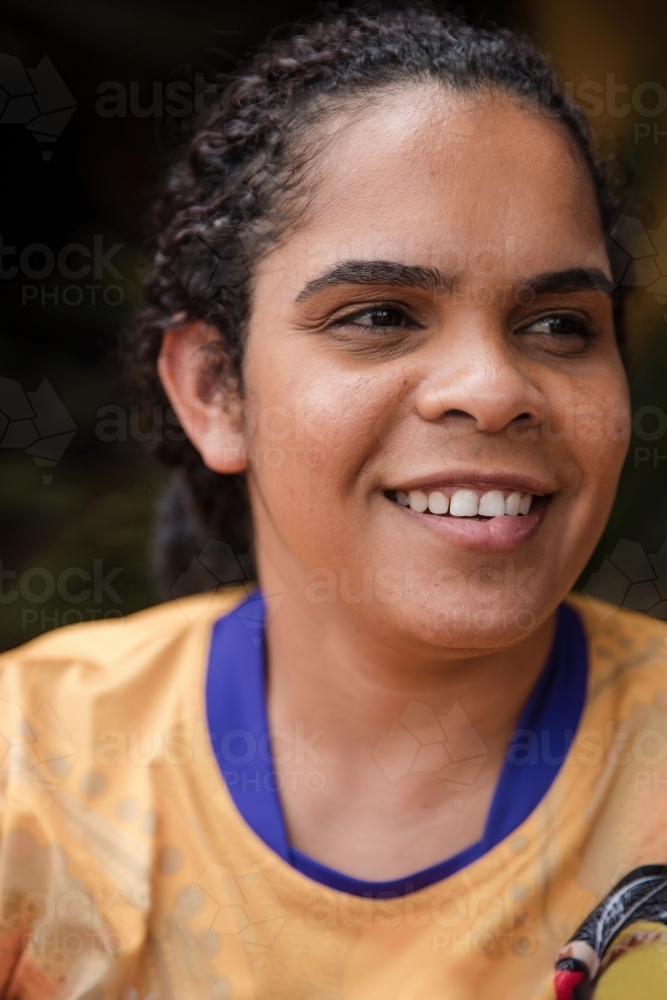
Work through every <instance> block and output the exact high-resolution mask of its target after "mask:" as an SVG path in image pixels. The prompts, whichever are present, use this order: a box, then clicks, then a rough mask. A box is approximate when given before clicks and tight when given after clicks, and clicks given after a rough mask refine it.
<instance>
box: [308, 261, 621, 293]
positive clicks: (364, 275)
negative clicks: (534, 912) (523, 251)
mask: <svg viewBox="0 0 667 1000" xmlns="http://www.w3.org/2000/svg"><path fill="white" fill-rule="evenodd" d="M456 284H457V278H456V276H455V275H447V274H444V273H443V272H442V271H440V270H439V269H438V268H437V267H424V266H422V265H419V264H401V263H399V262H397V261H393V260H347V261H344V262H343V263H342V264H337V265H336V266H335V267H332V268H331V269H330V270H328V271H325V272H324V274H321V275H319V276H318V277H317V278H313V279H312V281H309V282H308V283H307V284H306V285H304V287H303V288H302V289H301V291H300V292H299V294H298V295H297V297H296V301H297V302H300V301H302V300H303V299H306V298H308V297H309V296H310V295H314V294H315V293H316V292H319V291H322V290H323V289H325V288H332V287H334V286H336V285H395V286H397V287H410V288H420V289H422V290H424V291H426V292H438V293H447V292H453V291H454V289H455V287H456ZM613 288H614V283H613V281H612V280H611V278H608V277H607V275H606V274H605V273H604V271H602V270H601V269H600V268H599V267H571V268H567V269H566V270H564V271H546V272H544V273H543V274H537V275H535V276H534V277H532V278H527V279H526V280H524V281H521V282H519V284H518V285H517V287H516V289H515V290H516V292H517V293H518V294H531V295H548V294H550V293H554V292H566V293H567V292H581V291H591V290H594V291H597V292H600V293H601V294H603V295H609V294H610V293H611V292H612V290H613Z"/></svg>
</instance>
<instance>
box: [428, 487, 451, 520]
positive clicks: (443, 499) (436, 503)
mask: <svg viewBox="0 0 667 1000" xmlns="http://www.w3.org/2000/svg"><path fill="white" fill-rule="evenodd" d="M428 509H429V510H430V512H431V513H432V514H446V513H447V510H448V509H449V497H447V496H445V494H444V493H440V491H439V490H438V491H437V492H435V493H429V495H428Z"/></svg>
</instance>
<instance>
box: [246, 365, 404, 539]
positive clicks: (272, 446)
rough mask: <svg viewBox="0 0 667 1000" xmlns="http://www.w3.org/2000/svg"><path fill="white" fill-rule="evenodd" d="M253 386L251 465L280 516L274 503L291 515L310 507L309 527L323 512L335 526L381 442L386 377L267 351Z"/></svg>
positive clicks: (250, 396) (250, 387) (303, 526)
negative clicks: (269, 353)
mask: <svg viewBox="0 0 667 1000" xmlns="http://www.w3.org/2000/svg"><path fill="white" fill-rule="evenodd" d="M247 388H248V404H249V413H250V420H249V431H250V435H249V451H250V464H251V468H252V473H253V475H254V477H255V479H256V481H257V483H258V485H259V486H260V488H261V491H262V494H263V496H264V498H265V500H266V501H267V502H269V501H270V502H271V503H272V504H273V513H274V515H275V514H276V513H277V508H276V504H278V505H280V506H281V507H282V506H283V505H285V514H286V516H288V517H290V518H292V519H293V518H294V517H297V516H298V517H301V515H302V514H305V513H306V512H307V514H308V518H309V521H308V523H304V522H302V523H301V530H303V531H311V530H315V531H319V530H321V526H320V524H319V518H318V517H317V515H318V513H321V514H322V515H323V516H325V517H326V518H327V521H328V523H329V524H331V522H332V521H335V520H336V518H337V516H338V514H340V516H341V517H342V516H343V514H342V509H341V508H342V505H343V504H344V503H349V499H350V496H351V495H352V496H353V497H354V496H355V495H356V496H357V497H358V496H360V491H359V486H360V485H362V489H361V493H363V479H364V476H363V470H364V467H365V465H366V463H367V462H368V459H369V456H371V455H372V454H373V453H374V452H375V451H376V450H377V449H378V448H379V447H381V437H382V427H383V425H384V420H383V415H384V413H385V411H386V401H387V400H388V399H391V398H392V389H391V387H389V386H387V384H386V380H385V379H380V378H378V377H377V376H374V375H373V374H372V373H368V372H364V373H359V372H356V373H354V372H351V371H345V370H344V369H341V366H339V365H338V366H337V365H332V364H327V363H326V362H323V361H321V360H320V359H312V358H311V359H310V360H309V359H308V358H304V357H303V355H301V356H300V357H299V358H298V359H297V358H291V359H284V358H281V357H279V356H278V357H276V356H274V357H272V358H271V357H269V356H268V355H265V356H264V359H263V361H262V362H261V363H258V364H257V365H255V366H254V371H253V377H252V381H251V384H249V385H248V387H247ZM337 512H338V514H337ZM313 515H315V517H314V518H313ZM348 529H349V525H348Z"/></svg>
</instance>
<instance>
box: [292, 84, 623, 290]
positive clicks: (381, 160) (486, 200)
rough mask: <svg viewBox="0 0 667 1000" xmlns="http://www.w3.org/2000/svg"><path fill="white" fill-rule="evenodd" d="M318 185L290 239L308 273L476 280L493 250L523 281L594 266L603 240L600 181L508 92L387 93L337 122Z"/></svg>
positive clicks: (312, 186) (415, 89) (435, 89)
mask: <svg viewBox="0 0 667 1000" xmlns="http://www.w3.org/2000/svg"><path fill="white" fill-rule="evenodd" d="M308 185H309V193H310V199H309V203H308V209H307V212H306V215H305V218H304V221H303V224H302V225H301V226H300V227H299V228H298V230H297V231H296V232H295V233H294V235H293V238H292V239H291V240H290V241H289V242H290V244H291V253H290V256H292V258H293V263H297V258H298V257H299V254H300V253H305V254H306V255H307V258H308V262H307V265H305V266H306V268H307V270H308V271H310V270H312V269H313V268H314V267H316V266H317V265H318V263H325V262H330V261H331V260H333V259H346V258H354V259H362V258H364V257H372V258H377V257H382V258H391V259H397V260H412V261H417V260H418V261H419V262H421V263H433V264H437V265H438V266H440V267H442V268H443V269H444V270H447V271H453V270H455V271H457V272H465V270H466V265H467V263H470V262H471V261H473V260H474V261H476V262H477V265H479V261H480V255H482V256H483V255H484V254H486V256H487V257H488V258H489V259H494V260H496V262H498V263H500V262H502V265H503V269H504V271H506V272H507V273H508V277H511V278H515V277H517V276H519V277H520V276H521V275H522V274H523V273H528V272H530V273H534V272H535V271H536V270H549V269H555V268H558V267H564V266H571V265H572V264H573V263H576V264H583V263H584V261H585V260H586V259H587V258H588V257H589V256H590V255H591V254H593V255H595V253H596V251H597V250H598V248H599V246H600V242H601V238H602V232H601V223H600V218H599V211H598V207H597V204H596V200H595V196H594V192H593V187H592V182H591V180H590V177H589V175H588V172H587V170H586V167H585V165H584V163H583V161H582V159H581V157H580V156H579V154H578V152H577V151H576V150H575V148H574V146H573V144H572V142H571V140H570V139H569V137H568V136H567V134H566V133H565V131H564V128H563V127H562V126H560V125H559V124H557V123H556V122H554V121H550V120H548V119H547V118H546V117H545V116H543V115H541V114H539V113H538V112H537V111H534V110H533V109H529V108H525V107H521V106H519V104H518V103H517V102H516V101H513V100H512V99H511V98H510V97H506V96H505V95H499V94H495V95H489V94H484V93H480V94H473V95H464V96H461V95H456V94H452V93H450V92H447V91H446V90H444V89H443V88H441V87H440V86H438V85H410V86H407V87H404V88H403V89H402V90H399V91H397V92H391V93H387V94H385V95H380V96H379V97H376V98H375V99H374V100H372V101H370V102H369V103H368V105H367V106H366V107H363V106H361V107H356V108H355V109H354V111H353V113H352V114H348V115H346V114H345V112H343V113H342V114H341V115H340V116H339V117H338V118H337V119H335V120H334V122H333V123H330V125H329V134H328V136H327V142H326V143H325V144H324V149H323V151H322V152H320V154H319V155H318V156H317V157H316V159H315V161H314V162H313V166H312V173H311V176H310V178H309V180H308ZM603 262H604V255H602V257H601V259H600V260H599V261H596V263H598V265H600V266H602V265H603ZM589 263H590V261H589ZM477 269H478V267H477ZM473 270H474V268H473Z"/></svg>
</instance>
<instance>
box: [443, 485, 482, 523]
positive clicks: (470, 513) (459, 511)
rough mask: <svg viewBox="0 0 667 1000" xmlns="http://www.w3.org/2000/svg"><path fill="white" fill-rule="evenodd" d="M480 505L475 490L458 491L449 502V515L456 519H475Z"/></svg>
mask: <svg viewBox="0 0 667 1000" xmlns="http://www.w3.org/2000/svg"><path fill="white" fill-rule="evenodd" d="M478 503H479V502H478V500H477V494H476V493H475V492H474V491H473V490H456V492H455V493H453V494H452V499H451V500H450V501H449V513H450V514H453V515H454V517H475V515H476V514H477V508H478Z"/></svg>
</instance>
